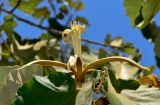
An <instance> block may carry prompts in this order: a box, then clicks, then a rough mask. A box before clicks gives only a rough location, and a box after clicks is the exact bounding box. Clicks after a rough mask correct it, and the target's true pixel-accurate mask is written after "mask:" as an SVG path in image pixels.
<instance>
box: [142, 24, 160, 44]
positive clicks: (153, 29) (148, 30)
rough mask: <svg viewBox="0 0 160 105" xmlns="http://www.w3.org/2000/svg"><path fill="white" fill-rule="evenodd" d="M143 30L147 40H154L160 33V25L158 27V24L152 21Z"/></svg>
mask: <svg viewBox="0 0 160 105" xmlns="http://www.w3.org/2000/svg"><path fill="white" fill-rule="evenodd" d="M141 32H142V34H143V36H144V37H145V38H146V39H147V40H150V41H151V42H154V41H155V39H156V37H157V35H159V34H160V27H158V26H157V24H156V23H155V22H154V21H152V22H150V23H149V24H148V25H147V26H146V27H144V28H143V29H142V30H141Z"/></svg>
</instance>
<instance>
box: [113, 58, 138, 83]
mask: <svg viewBox="0 0 160 105" xmlns="http://www.w3.org/2000/svg"><path fill="white" fill-rule="evenodd" d="M110 64H111V66H112V68H113V70H114V71H115V75H116V77H117V78H121V79H124V80H128V79H131V78H133V76H134V75H135V74H136V73H137V71H138V70H139V69H138V68H136V67H133V66H132V65H130V64H129V63H127V62H119V61H117V62H111V63H110Z"/></svg>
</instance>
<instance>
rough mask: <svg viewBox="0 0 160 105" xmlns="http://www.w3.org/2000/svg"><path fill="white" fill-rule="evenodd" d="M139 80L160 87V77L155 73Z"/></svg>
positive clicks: (143, 83) (141, 82)
mask: <svg viewBox="0 0 160 105" xmlns="http://www.w3.org/2000/svg"><path fill="white" fill-rule="evenodd" d="M139 82H140V84H141V85H151V86H154V87H157V88H160V82H159V80H158V77H157V76H156V75H153V74H151V75H148V76H145V77H143V78H140V79H139Z"/></svg>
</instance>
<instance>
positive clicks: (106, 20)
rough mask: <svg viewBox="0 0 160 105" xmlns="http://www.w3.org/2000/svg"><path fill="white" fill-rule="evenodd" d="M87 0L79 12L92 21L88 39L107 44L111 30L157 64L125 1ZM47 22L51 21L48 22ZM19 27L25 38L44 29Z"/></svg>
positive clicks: (144, 62) (148, 61) (145, 60)
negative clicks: (129, 14) (134, 26)
mask: <svg viewBox="0 0 160 105" xmlns="http://www.w3.org/2000/svg"><path fill="white" fill-rule="evenodd" d="M83 2H84V3H85V6H86V7H85V9H84V10H82V11H80V12H78V13H77V15H79V16H84V17H86V18H87V19H88V21H89V22H90V26H89V27H87V32H86V33H85V34H84V35H83V37H84V38H86V39H90V40H93V41H98V42H102V43H103V41H104V38H105V35H106V34H107V33H110V34H111V35H112V36H113V37H116V36H122V37H123V38H124V39H125V41H127V42H132V43H134V44H135V46H136V48H139V49H140V50H141V53H142V55H143V57H142V60H141V64H142V65H144V66H152V65H155V63H156V62H155V58H154V50H153V45H152V44H151V43H150V42H148V41H147V40H146V39H145V38H144V37H143V36H142V34H141V32H140V31H139V30H138V29H136V28H133V27H131V24H130V20H129V17H127V16H126V15H125V9H124V7H123V0H99V1H97V0H92V1H91V0H83ZM18 15H19V16H21V17H23V18H26V19H29V20H31V21H34V22H37V20H35V19H34V18H31V17H30V16H27V15H24V14H23V13H21V12H18ZM158 17H160V14H158V15H157V16H156V17H155V20H156V22H157V24H158V25H160V18H158ZM1 19H2V18H0V21H1ZM44 25H47V24H46V23H44ZM18 26H19V27H17V28H16V31H18V32H19V33H21V34H22V35H24V36H23V37H30V38H36V37H38V35H40V33H42V32H44V31H43V30H40V29H38V28H33V27H32V28H31V27H30V26H29V25H26V24H24V23H22V22H19V23H18ZM159 71H160V70H158V69H156V70H155V71H154V73H156V74H158V75H159V76H160V72H159Z"/></svg>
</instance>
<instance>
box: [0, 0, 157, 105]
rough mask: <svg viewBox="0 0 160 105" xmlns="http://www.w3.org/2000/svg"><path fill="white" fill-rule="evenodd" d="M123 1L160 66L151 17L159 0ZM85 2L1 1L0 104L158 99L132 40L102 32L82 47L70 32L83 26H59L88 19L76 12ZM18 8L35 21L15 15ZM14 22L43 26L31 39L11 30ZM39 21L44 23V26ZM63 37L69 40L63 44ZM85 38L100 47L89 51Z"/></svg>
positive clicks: (99, 104)
mask: <svg viewBox="0 0 160 105" xmlns="http://www.w3.org/2000/svg"><path fill="white" fill-rule="evenodd" d="M6 5H7V6H8V7H9V8H8V7H6ZM124 7H125V9H126V15H127V16H128V17H129V18H130V20H131V25H132V26H133V27H137V28H138V29H139V30H140V31H141V32H142V34H143V36H144V37H145V38H146V39H147V40H150V41H151V43H154V51H155V59H156V60H157V66H159V67H160V50H159V49H160V43H159V41H160V35H159V34H160V28H159V26H157V25H156V23H155V22H154V20H153V19H154V16H155V15H156V14H157V13H158V12H159V9H160V1H159V0H155V1H153V0H124ZM84 8H85V4H84V3H83V2H82V1H81V0H55V1H54V0H46V1H43V0H8V1H7V0H6V1H3V2H2V3H1V4H0V13H1V14H3V13H5V15H4V16H3V22H2V23H1V24H0V38H1V44H0V65H1V66H0V80H1V82H0V103H1V105H66V104H67V105H84V104H85V105H106V104H107V105H108V104H111V105H128V103H130V104H131V105H139V104H143V105H149V104H152V105H158V104H159V103H160V102H159V97H160V90H159V88H160V82H159V80H158V78H157V77H156V76H155V75H151V72H152V70H149V69H148V68H146V67H143V66H141V65H139V64H137V63H136V62H139V61H140V59H141V53H140V51H139V50H138V49H136V48H135V47H134V45H133V44H132V43H130V42H127V41H125V40H124V39H123V38H122V37H120V36H119V37H114V38H113V37H112V35H110V34H107V35H106V38H105V39H104V43H98V42H94V41H90V40H86V39H82V41H83V42H85V43H83V45H82V53H81V43H79V42H81V37H76V36H74V35H75V33H76V32H77V33H78V34H76V35H81V32H82V31H85V26H83V25H79V24H78V25H77V23H76V22H75V23H74V22H73V23H71V28H69V29H70V31H69V32H68V31H64V30H65V29H67V28H68V27H70V26H69V23H70V21H72V20H76V21H80V22H81V23H82V24H85V25H86V26H89V25H90V23H89V22H88V20H87V19H86V18H85V17H82V16H77V15H76V13H77V12H79V11H81V10H82V9H84ZM8 9H10V10H8ZM17 11H18V12H22V13H24V14H27V15H29V16H31V17H32V18H34V19H36V20H38V23H34V22H32V21H30V20H27V19H25V18H23V17H21V16H19V15H18V14H17V13H18V12H17ZM19 22H24V23H26V24H29V25H30V26H31V27H37V28H39V29H42V30H45V32H44V33H41V35H39V38H36V39H28V38H23V37H22V36H23V35H20V34H19V33H18V32H16V31H15V28H16V27H18V23H19ZM44 22H48V26H43V23H44ZM77 27H78V28H77ZM73 30H74V31H73ZM62 31H63V32H62ZM64 33H65V34H64ZM61 34H62V35H63V37H62V36H61ZM66 38H68V39H66ZM71 38H72V40H70V39H71ZM79 38H80V39H79ZM62 39H63V40H67V42H69V44H71V45H67V44H63V42H62V41H61V40H62ZM73 39H74V40H73ZM72 41H74V42H72ZM77 43H78V44H77ZM90 44H96V45H99V46H101V47H99V49H96V51H95V50H94V51H93V49H91V47H90V46H89V45H90ZM70 55H74V56H70ZM77 55H78V56H77ZM119 55H121V56H126V57H127V58H125V57H120V56H119ZM42 59H45V60H42ZM34 60H37V61H34ZM60 61H61V62H60ZM134 61H135V62H134ZM62 62H64V63H62ZM66 62H67V63H66ZM26 63H28V64H27V65H25V64H26ZM8 65H10V66H8ZM15 65H19V66H15ZM22 65H23V66H22ZM134 66H135V67H134ZM142 70H144V71H142ZM148 75H149V76H148Z"/></svg>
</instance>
